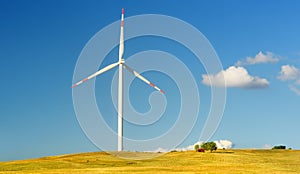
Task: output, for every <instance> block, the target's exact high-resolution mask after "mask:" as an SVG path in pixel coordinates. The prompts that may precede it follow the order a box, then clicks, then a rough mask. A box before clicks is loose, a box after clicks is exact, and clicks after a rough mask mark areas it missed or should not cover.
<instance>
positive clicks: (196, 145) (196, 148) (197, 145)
mask: <svg viewBox="0 0 300 174" xmlns="http://www.w3.org/2000/svg"><path fill="white" fill-rule="evenodd" d="M199 148H200V146H199V144H195V146H194V149H195V150H196V152H197V151H198V149H199Z"/></svg>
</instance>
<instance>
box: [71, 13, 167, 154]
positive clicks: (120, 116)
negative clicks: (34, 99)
mask: <svg viewBox="0 0 300 174" xmlns="http://www.w3.org/2000/svg"><path fill="white" fill-rule="evenodd" d="M123 53H124V8H122V17H121V31H120V45H119V61H118V62H116V63H113V64H110V65H108V66H106V67H105V68H103V69H101V70H99V71H97V72H95V73H94V74H92V75H90V76H88V77H86V78H84V79H83V80H81V81H79V82H77V83H75V84H73V85H72V88H74V87H76V86H78V85H80V84H82V83H84V82H86V81H87V80H89V79H92V78H94V77H96V76H98V75H100V74H102V73H104V72H106V71H108V70H110V69H112V68H114V67H116V66H118V65H119V87H118V151H122V150H123V67H125V68H126V69H127V70H128V71H129V72H131V73H132V74H133V75H134V76H136V77H137V78H139V79H141V80H142V81H144V82H145V83H147V84H148V85H150V86H152V87H153V88H155V89H156V90H158V91H160V92H161V93H163V94H165V92H164V91H163V90H161V89H159V88H158V87H157V86H155V85H154V84H153V83H151V82H150V81H149V80H147V79H146V78H145V77H143V76H142V75H140V74H139V73H137V72H136V71H134V70H133V69H132V68H130V67H129V66H127V65H126V64H125V60H124V59H123Z"/></svg>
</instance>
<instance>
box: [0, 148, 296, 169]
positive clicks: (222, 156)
mask: <svg viewBox="0 0 300 174" xmlns="http://www.w3.org/2000/svg"><path fill="white" fill-rule="evenodd" d="M125 154H126V155H128V157H133V156H139V157H145V158H149V157H151V156H155V155H157V154H155V153H141V152H126V153H125ZM133 172H145V173H153V172H160V173H174V172H182V173H224V174H226V173H228V174H229V173H230V174H231V173H300V151H299V150H218V151H216V152H213V153H209V152H206V153H199V152H194V151H189V152H170V153H166V154H162V155H160V156H158V157H155V158H150V159H146V160H129V159H122V158H117V157H115V155H111V154H107V153H105V152H93V153H81V154H71V155H61V156H53V157H44V158H38V159H30V160H19V161H9V162H0V173H42V174H46V173H57V174H61V173H133Z"/></svg>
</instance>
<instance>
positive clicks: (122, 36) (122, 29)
mask: <svg viewBox="0 0 300 174" xmlns="http://www.w3.org/2000/svg"><path fill="white" fill-rule="evenodd" d="M123 53H124V8H122V16H121V30H120V45H119V61H121V59H122V57H123Z"/></svg>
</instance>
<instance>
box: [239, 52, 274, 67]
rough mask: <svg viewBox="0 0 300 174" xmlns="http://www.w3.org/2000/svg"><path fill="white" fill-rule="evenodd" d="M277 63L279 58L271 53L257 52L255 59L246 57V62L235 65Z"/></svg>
mask: <svg viewBox="0 0 300 174" xmlns="http://www.w3.org/2000/svg"><path fill="white" fill-rule="evenodd" d="M278 61H279V56H276V55H275V54H274V53H272V52H267V53H266V54H264V53H263V52H261V51H260V52H259V53H258V54H257V55H256V56H255V57H247V58H246V60H243V61H238V62H237V63H236V64H235V65H236V66H241V65H254V64H261V63H276V62H278Z"/></svg>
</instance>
